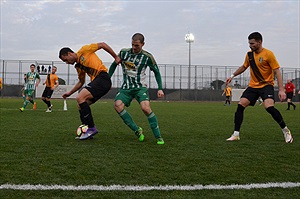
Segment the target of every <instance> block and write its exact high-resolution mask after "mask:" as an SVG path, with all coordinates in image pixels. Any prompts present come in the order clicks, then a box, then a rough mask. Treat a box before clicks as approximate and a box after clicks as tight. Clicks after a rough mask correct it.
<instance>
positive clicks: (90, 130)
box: [79, 127, 98, 140]
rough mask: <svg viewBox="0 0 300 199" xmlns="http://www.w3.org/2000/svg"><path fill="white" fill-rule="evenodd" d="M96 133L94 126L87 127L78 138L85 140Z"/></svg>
mask: <svg viewBox="0 0 300 199" xmlns="http://www.w3.org/2000/svg"><path fill="white" fill-rule="evenodd" d="M97 133H98V130H97V128H96V127H93V128H88V130H87V131H86V132H85V133H82V134H81V136H80V138H79V139H80V140H87V139H89V138H92V137H94V135H96V134H97Z"/></svg>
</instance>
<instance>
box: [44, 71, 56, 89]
mask: <svg viewBox="0 0 300 199" xmlns="http://www.w3.org/2000/svg"><path fill="white" fill-rule="evenodd" d="M57 81H58V76H57V75H56V74H52V73H51V74H48V75H47V79H46V87H50V88H53V87H54V85H55V84H56V82H57Z"/></svg>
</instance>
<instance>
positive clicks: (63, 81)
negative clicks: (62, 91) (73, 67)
mask: <svg viewBox="0 0 300 199" xmlns="http://www.w3.org/2000/svg"><path fill="white" fill-rule="evenodd" d="M58 83H59V85H66V81H65V80H63V79H61V78H58Z"/></svg>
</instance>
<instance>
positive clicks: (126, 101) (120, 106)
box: [114, 90, 145, 142]
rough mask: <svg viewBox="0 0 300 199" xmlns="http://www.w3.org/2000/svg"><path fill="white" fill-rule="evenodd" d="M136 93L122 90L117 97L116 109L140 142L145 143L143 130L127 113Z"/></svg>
mask: <svg viewBox="0 0 300 199" xmlns="http://www.w3.org/2000/svg"><path fill="white" fill-rule="evenodd" d="M134 95H135V92H131V91H129V90H120V91H119V92H118V94H117V95H116V97H115V102H114V108H115V110H116V112H117V113H118V115H119V116H120V118H121V119H122V120H123V122H124V123H125V124H126V125H127V126H128V127H129V128H130V129H131V130H132V131H133V132H134V133H135V135H136V136H137V137H138V138H139V141H141V142H142V141H144V139H145V136H144V134H143V129H142V128H141V127H138V126H137V125H136V123H135V122H134V121H133V119H132V117H131V115H130V114H129V113H128V112H127V111H126V109H125V106H126V107H129V106H130V103H131V101H132V99H133V96H134Z"/></svg>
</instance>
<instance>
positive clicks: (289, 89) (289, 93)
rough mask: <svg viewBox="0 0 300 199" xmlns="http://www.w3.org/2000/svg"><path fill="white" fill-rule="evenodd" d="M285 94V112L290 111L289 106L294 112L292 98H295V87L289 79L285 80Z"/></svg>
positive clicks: (294, 106)
mask: <svg viewBox="0 0 300 199" xmlns="http://www.w3.org/2000/svg"><path fill="white" fill-rule="evenodd" d="M285 93H286V98H287V103H288V108H287V109H286V110H290V106H291V105H292V106H293V108H294V110H295V109H296V105H295V104H294V103H293V101H292V100H293V97H294V96H296V87H295V85H294V84H293V83H292V81H291V80H290V79H288V80H287V83H286V84H285Z"/></svg>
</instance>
